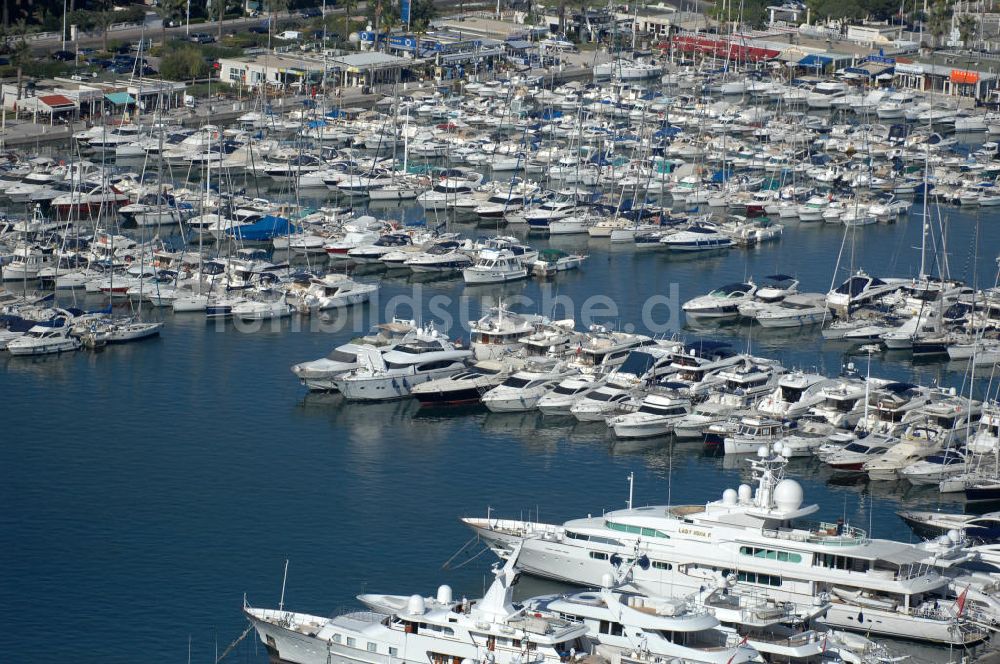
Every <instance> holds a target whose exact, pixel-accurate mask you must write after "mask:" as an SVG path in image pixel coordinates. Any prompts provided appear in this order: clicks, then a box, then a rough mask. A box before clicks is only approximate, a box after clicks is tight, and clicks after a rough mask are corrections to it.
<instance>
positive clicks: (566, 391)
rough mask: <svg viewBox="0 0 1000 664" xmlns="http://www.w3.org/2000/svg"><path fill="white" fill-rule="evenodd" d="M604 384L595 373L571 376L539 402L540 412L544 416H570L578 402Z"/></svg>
mask: <svg viewBox="0 0 1000 664" xmlns="http://www.w3.org/2000/svg"><path fill="white" fill-rule="evenodd" d="M602 384H603V380H601V379H598V378H597V377H595V376H594V374H593V373H584V374H580V375H578V376H570V377H569V378H566V379H565V380H563V381H561V382H560V383H559V384H558V385H556V386H555V387H554V388H552V391H550V392H549V393H548V394H546V395H544V396H543V397H542V398H541V399H539V400H538V404H537V405H538V410H540V411H541V412H542V414H543V415H555V416H561V415H570V409H571V408H572V407H573V404H574V403H576V402H577V400H579V399H581V398H582V397H583V396H585V395H586V394H587V393H588V392H590V391H591V390H594V389H596V388H597V387H600V386H601V385H602Z"/></svg>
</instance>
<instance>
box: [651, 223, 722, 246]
mask: <svg viewBox="0 0 1000 664" xmlns="http://www.w3.org/2000/svg"><path fill="white" fill-rule="evenodd" d="M659 242H660V244H661V245H663V246H664V247H666V248H667V249H669V250H670V251H712V250H714V249H726V248H728V247H731V246H732V244H733V239H732V238H731V237H730V236H729V235H727V234H725V233H724V232H722V231H721V230H720V229H719V228H718V227H717V226H714V225H712V224H692V225H690V226H688V227H687V228H686V229H685V230H682V231H678V232H676V233H669V234H667V235H664V236H663V237H661V238H660V240H659Z"/></svg>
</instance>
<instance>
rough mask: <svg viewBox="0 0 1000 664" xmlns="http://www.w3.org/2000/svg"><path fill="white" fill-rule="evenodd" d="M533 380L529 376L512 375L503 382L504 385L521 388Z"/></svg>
mask: <svg viewBox="0 0 1000 664" xmlns="http://www.w3.org/2000/svg"><path fill="white" fill-rule="evenodd" d="M530 382H531V381H530V380H528V379H527V378H519V377H518V376H511V377H510V378H508V379H507V380H505V381H504V382H503V385H504V387H513V388H521V387H524V386H525V385H527V384H528V383H530Z"/></svg>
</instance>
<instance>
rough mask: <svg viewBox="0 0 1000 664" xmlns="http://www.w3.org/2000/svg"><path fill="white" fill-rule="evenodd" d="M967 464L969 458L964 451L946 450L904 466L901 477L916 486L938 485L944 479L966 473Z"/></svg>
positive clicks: (900, 473) (900, 472)
mask: <svg viewBox="0 0 1000 664" xmlns="http://www.w3.org/2000/svg"><path fill="white" fill-rule="evenodd" d="M967 464H968V458H967V457H966V455H965V453H964V452H963V451H962V450H960V449H957V448H953V449H946V450H944V451H942V452H940V453H938V454H931V455H930V456H928V457H925V458H924V459H921V460H920V461H917V462H915V463H912V464H910V465H909V466H904V467H903V469H902V470H900V471H899V476H900V477H901V478H902V479H904V480H906V481H908V482H909V483H910V484H913V485H915V486H921V485H938V484H940V483H941V481H942V480H944V479H947V478H949V477H953V476H955V475H961V474H962V473H964V472H965V471H966V469H967V468H968V465H967Z"/></svg>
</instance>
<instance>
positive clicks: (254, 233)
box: [226, 215, 299, 242]
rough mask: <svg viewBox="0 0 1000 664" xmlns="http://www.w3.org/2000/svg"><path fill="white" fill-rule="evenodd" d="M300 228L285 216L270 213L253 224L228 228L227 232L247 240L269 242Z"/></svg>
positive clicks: (296, 231) (239, 238)
mask: <svg viewBox="0 0 1000 664" xmlns="http://www.w3.org/2000/svg"><path fill="white" fill-rule="evenodd" d="M298 232H299V228H298V226H295V225H294V224H293V223H292V222H290V221H289V220H288V219H285V218H284V217H275V216H271V215H268V216H266V217H262V218H260V219H259V220H258V221H255V222H254V223H252V224H247V225H246V226H237V227H236V228H228V229H226V233H228V234H229V235H231V236H232V237H234V238H236V239H237V240H243V241H245V242H267V241H269V240H273V239H274V238H276V237H281V236H282V235H291V234H292V233H298Z"/></svg>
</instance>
